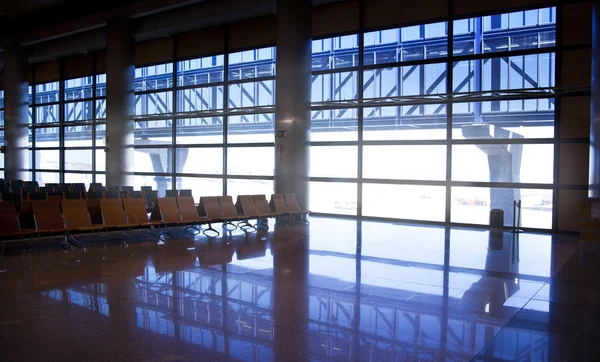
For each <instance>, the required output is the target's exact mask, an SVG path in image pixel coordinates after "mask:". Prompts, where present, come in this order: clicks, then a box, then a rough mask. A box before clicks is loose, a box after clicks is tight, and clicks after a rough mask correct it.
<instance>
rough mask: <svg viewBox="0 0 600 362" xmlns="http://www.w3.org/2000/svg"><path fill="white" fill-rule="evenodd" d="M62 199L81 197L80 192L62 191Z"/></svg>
mask: <svg viewBox="0 0 600 362" xmlns="http://www.w3.org/2000/svg"><path fill="white" fill-rule="evenodd" d="M63 199H68V200H74V199H82V197H81V192H64V193H63Z"/></svg>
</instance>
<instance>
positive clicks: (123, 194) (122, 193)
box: [119, 191, 129, 199]
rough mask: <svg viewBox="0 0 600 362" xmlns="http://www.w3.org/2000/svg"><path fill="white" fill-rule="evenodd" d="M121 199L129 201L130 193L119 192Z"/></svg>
mask: <svg viewBox="0 0 600 362" xmlns="http://www.w3.org/2000/svg"><path fill="white" fill-rule="evenodd" d="M119 197H120V198H122V199H128V198H129V191H119Z"/></svg>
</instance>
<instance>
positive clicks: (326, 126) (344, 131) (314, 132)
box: [310, 109, 358, 142]
mask: <svg viewBox="0 0 600 362" xmlns="http://www.w3.org/2000/svg"><path fill="white" fill-rule="evenodd" d="M310 132H311V133H310V140H311V141H312V142H322V141H356V140H358V117H357V110H356V109H332V110H323V111H312V112H311V121H310Z"/></svg>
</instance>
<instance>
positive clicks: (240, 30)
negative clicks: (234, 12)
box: [229, 15, 277, 50]
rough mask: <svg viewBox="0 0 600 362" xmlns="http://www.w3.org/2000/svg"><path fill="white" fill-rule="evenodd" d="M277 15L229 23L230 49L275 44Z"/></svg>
mask: <svg viewBox="0 0 600 362" xmlns="http://www.w3.org/2000/svg"><path fill="white" fill-rule="evenodd" d="M276 38H277V25H276V21H275V15H269V16H263V17H260V18H254V19H249V20H244V21H238V22H236V23H231V24H230V25H229V49H231V50H239V49H250V48H256V47H262V46H267V45H273V44H275V41H276Z"/></svg>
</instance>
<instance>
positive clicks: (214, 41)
mask: <svg viewBox="0 0 600 362" xmlns="http://www.w3.org/2000/svg"><path fill="white" fill-rule="evenodd" d="M224 50H225V30H224V28H223V27H222V26H218V27H212V28H206V29H199V30H194V31H189V32H186V33H181V34H178V35H177V58H179V59H189V58H195V57H201V56H205V55H210V54H216V53H223V52H224Z"/></svg>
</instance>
